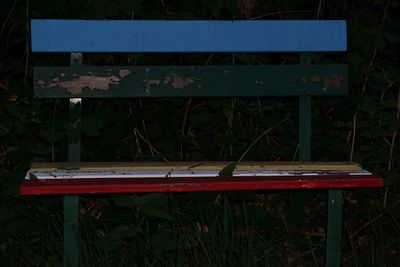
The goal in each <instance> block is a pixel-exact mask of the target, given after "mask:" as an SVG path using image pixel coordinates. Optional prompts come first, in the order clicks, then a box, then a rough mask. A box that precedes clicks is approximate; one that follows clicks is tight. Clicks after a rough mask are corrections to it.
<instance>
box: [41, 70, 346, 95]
mask: <svg viewBox="0 0 400 267" xmlns="http://www.w3.org/2000/svg"><path fill="white" fill-rule="evenodd" d="M34 77H35V82H34V93H35V96H36V97H45V98H71V97H80V98H81V97H83V98H86V97H195V96H199V97H206V96H210V97H219V96H299V95H343V94H346V93H347V66H346V65H341V64H332V65H324V66H320V65H280V66H274V65H272V66H269V65H268V66H262V65H258V66H191V67H189V66H179V67H172V66H151V67H150V66H149V67H141V66H138V67H137V66H126V67H125V66H118V67H37V68H35V69H34Z"/></svg>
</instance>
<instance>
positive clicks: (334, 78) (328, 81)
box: [323, 75, 343, 91]
mask: <svg viewBox="0 0 400 267" xmlns="http://www.w3.org/2000/svg"><path fill="white" fill-rule="evenodd" d="M323 81H324V88H323V90H324V91H326V90H327V89H328V87H329V86H335V87H337V86H341V85H342V81H343V76H341V75H330V76H328V77H326V78H324V79H323Z"/></svg>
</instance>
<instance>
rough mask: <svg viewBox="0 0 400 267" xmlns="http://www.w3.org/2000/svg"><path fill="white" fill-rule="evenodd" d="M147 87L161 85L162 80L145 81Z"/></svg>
mask: <svg viewBox="0 0 400 267" xmlns="http://www.w3.org/2000/svg"><path fill="white" fill-rule="evenodd" d="M143 81H144V82H145V83H146V85H160V83H161V80H156V79H150V80H143Z"/></svg>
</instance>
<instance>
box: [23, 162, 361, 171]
mask: <svg viewBox="0 0 400 267" xmlns="http://www.w3.org/2000/svg"><path fill="white" fill-rule="evenodd" d="M230 163H231V162H198V161H193V162H40V163H39V162H37V163H33V164H32V167H31V170H34V171H53V170H93V171H103V170H170V169H176V170H186V169H195V170H215V169H219V170H221V169H222V168H224V167H225V166H227V165H228V164H230ZM236 169H237V170H254V169H259V170H319V171H320V170H332V171H334V170H361V166H360V165H359V164H358V163H355V162H284V161H272V162H271V161H261V162H238V163H236Z"/></svg>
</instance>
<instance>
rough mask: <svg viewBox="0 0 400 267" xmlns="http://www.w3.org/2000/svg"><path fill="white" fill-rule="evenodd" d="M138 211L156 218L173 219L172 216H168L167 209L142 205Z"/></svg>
mask: <svg viewBox="0 0 400 267" xmlns="http://www.w3.org/2000/svg"><path fill="white" fill-rule="evenodd" d="M140 211H141V212H142V214H143V215H145V216H150V217H153V218H157V219H165V220H168V221H172V220H173V218H172V216H170V215H169V213H168V212H167V211H165V210H162V209H158V208H153V207H150V206H144V207H142V208H141V209H140Z"/></svg>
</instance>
